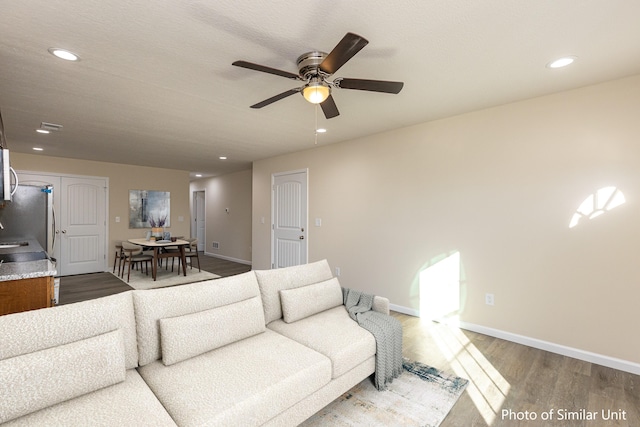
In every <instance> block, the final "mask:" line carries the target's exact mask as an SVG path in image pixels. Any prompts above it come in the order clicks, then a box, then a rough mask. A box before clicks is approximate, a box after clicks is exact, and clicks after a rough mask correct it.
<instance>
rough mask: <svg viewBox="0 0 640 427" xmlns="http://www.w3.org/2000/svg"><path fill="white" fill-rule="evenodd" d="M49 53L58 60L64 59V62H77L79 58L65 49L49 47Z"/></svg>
mask: <svg viewBox="0 0 640 427" xmlns="http://www.w3.org/2000/svg"><path fill="white" fill-rule="evenodd" d="M49 53H50V54H52V55H54V56H57V57H58V58H60V59H64V60H65V61H79V60H80V57H79V56H78V55H76V54H75V53H73V52H70V51H68V50H66V49H59V48H57V47H50V48H49Z"/></svg>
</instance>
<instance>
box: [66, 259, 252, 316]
mask: <svg viewBox="0 0 640 427" xmlns="http://www.w3.org/2000/svg"><path fill="white" fill-rule="evenodd" d="M187 265H188V264H187ZM196 265H197V264H196ZM200 267H201V268H202V270H204V271H208V272H210V273H215V274H217V275H218V276H222V277H226V276H233V275H234V274H240V273H244V272H247V271H250V270H251V266H250V265H247V264H241V263H238V262H233V261H228V260H225V259H221V258H216V257H212V256H207V255H203V253H202V252H201V253H200ZM187 268H188V267H187ZM187 274H188V272H187ZM131 289H132V288H131V287H130V286H128V285H127V284H125V283H124V282H122V281H121V280H120V279H118V278H117V277H115V276H114V275H113V274H110V273H92V274H79V275H77V276H65V277H62V278H61V280H60V304H61V305H62V304H70V303H73V302H79V301H85V300H89V299H94V298H100V297H104V296H107V295H111V294H116V293H118V292H125V291H129V290H131Z"/></svg>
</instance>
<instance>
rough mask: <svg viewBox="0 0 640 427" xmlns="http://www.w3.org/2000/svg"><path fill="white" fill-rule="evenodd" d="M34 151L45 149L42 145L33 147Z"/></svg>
mask: <svg viewBox="0 0 640 427" xmlns="http://www.w3.org/2000/svg"><path fill="white" fill-rule="evenodd" d="M33 151H44V148H41V147H33Z"/></svg>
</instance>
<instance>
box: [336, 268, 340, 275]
mask: <svg viewBox="0 0 640 427" xmlns="http://www.w3.org/2000/svg"><path fill="white" fill-rule="evenodd" d="M336 277H340V267H336Z"/></svg>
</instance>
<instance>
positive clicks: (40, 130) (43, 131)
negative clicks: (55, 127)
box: [36, 129, 51, 133]
mask: <svg viewBox="0 0 640 427" xmlns="http://www.w3.org/2000/svg"><path fill="white" fill-rule="evenodd" d="M36 132H38V133H51V132H49V131H48V130H46V129H36Z"/></svg>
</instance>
